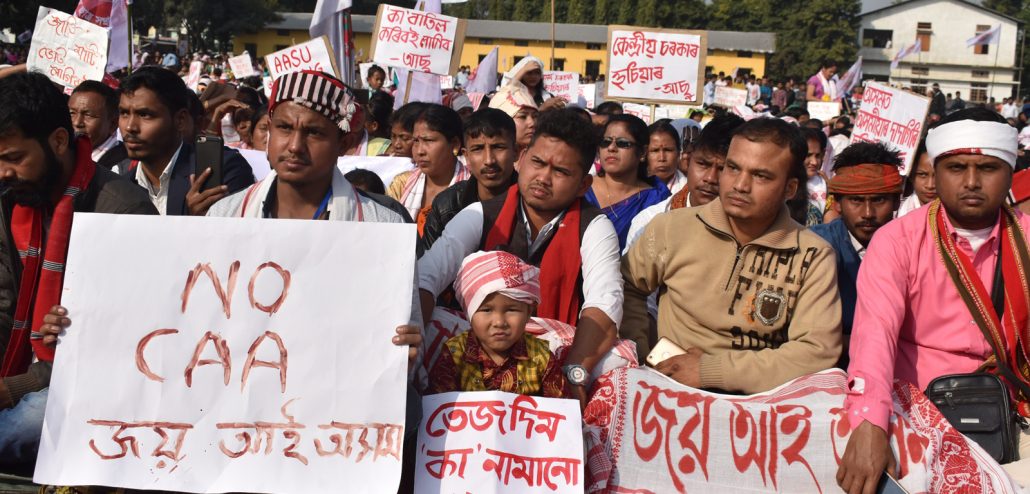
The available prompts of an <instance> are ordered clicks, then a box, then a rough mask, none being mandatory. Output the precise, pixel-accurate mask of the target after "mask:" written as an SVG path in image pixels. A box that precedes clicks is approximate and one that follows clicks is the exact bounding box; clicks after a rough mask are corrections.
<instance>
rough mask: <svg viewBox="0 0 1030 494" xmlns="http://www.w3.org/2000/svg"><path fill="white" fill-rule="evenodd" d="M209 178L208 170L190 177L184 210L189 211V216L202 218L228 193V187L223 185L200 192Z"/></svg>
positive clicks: (209, 172) (209, 170) (209, 171)
mask: <svg viewBox="0 0 1030 494" xmlns="http://www.w3.org/2000/svg"><path fill="white" fill-rule="evenodd" d="M210 176H211V169H210V168H208V169H207V170H204V173H201V174H200V176H199V177H194V176H193V175H190V190H189V191H188V192H186V208H187V209H188V210H189V212H190V216H204V215H205V214H207V210H208V209H211V206H212V205H214V203H216V202H218V201H220V200H221V199H222V198H224V197H225V196H226V194H228V193H229V187H228V186H225V185H219V186H218V187H212V188H210V189H207V190H205V191H203V192H201V191H200V188H201V187H203V186H204V182H205V181H207V177H210Z"/></svg>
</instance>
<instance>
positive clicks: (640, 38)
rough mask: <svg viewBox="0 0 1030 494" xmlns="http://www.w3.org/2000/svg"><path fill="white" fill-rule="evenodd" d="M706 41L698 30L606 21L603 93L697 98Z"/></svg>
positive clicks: (662, 98)
mask: <svg viewBox="0 0 1030 494" xmlns="http://www.w3.org/2000/svg"><path fill="white" fill-rule="evenodd" d="M706 46H707V41H706V38H705V34H704V32H702V31H672V30H649V29H646V28H637V27H629V26H609V28H608V77H607V79H606V80H607V81H608V88H607V93H606V94H605V98H607V99H620V98H623V99H625V98H631V99H638V100H644V101H647V102H655V103H662V102H665V103H673V104H689V103H700V100H701V97H702V93H703V88H702V85H703V84H704V83H703V82H702V80H703V78H704V70H705V64H704V61H705V57H706V56H707V53H706V50H705V48H706Z"/></svg>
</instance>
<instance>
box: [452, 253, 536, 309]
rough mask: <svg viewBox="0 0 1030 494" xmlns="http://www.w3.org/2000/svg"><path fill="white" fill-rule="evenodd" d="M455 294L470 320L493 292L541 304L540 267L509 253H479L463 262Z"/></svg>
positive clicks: (529, 302) (455, 281)
mask: <svg viewBox="0 0 1030 494" xmlns="http://www.w3.org/2000/svg"><path fill="white" fill-rule="evenodd" d="M454 293H455V295H457V296H458V303H460V304H461V307H462V308H463V309H465V314H466V315H467V316H468V319H469V321H471V320H472V314H475V313H476V311H478V310H479V306H481V305H483V301H484V300H486V297H488V296H490V295H491V294H493V293H500V294H502V295H504V296H507V297H509V298H511V299H514V300H518V301H519V302H524V303H527V304H537V303H540V270H539V269H537V268H536V267H535V266H533V265H531V264H526V263H525V262H522V259H519V258H518V256H515V255H513V254H509V253H507V252H503V251H492V252H475V253H472V254H470V255H469V256H468V257H466V258H465V260H464V261H462V263H461V270H459V271H458V277H457V279H456V280H454Z"/></svg>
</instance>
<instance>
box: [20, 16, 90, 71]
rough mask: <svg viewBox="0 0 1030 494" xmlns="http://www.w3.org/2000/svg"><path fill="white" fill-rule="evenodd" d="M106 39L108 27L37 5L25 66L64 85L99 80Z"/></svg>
mask: <svg viewBox="0 0 1030 494" xmlns="http://www.w3.org/2000/svg"><path fill="white" fill-rule="evenodd" d="M107 43H108V39H107V29H105V28H102V27H100V26H98V25H96V24H93V23H91V22H89V21H86V20H83V19H79V18H78V17H74V16H71V15H68V14H65V13H64V12H61V11H59V10H54V9H51V8H50V7H40V8H39V11H38V12H37V13H36V28H35V30H34V31H33V32H32V44H31V45H30V46H29V54H28V59H27V60H26V64H27V68H28V70H29V71H30V72H40V73H42V74H43V75H45V76H47V78H48V79H50V80H51V81H54V82H55V83H57V84H60V85H61V86H64V87H67V88H74V87H75V86H78V85H79V83H81V82H82V81H86V80H91V81H100V80H103V79H104V68H105V67H107Z"/></svg>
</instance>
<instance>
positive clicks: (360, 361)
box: [34, 213, 415, 493]
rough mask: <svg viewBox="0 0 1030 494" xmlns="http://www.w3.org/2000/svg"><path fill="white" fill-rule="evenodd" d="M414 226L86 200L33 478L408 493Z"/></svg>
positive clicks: (75, 230)
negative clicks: (138, 211) (404, 333)
mask: <svg viewBox="0 0 1030 494" xmlns="http://www.w3.org/2000/svg"><path fill="white" fill-rule="evenodd" d="M348 238H349V239H355V240H357V239H360V240H361V241H360V242H358V241H352V242H347V241H340V240H341V239H348ZM414 239H415V236H414V231H413V229H412V226H411V225H403V224H384V223H358V222H329V221H273V220H264V219H241V218H188V217H158V216H128V215H105V214H82V213H77V214H76V215H75V219H74V224H73V227H72V234H71V241H70V242H71V245H72V246H73V248H72V249H70V251H69V255H68V263H67V273H66V275H65V282H64V293H63V300H62V302H63V304H64V305H66V306H67V307H68V312H69V314H70V315H71V317H72V319H73V320H74V321H75V323H74V329H69V330H68V331H67V334H66V335H65V336H63V337H62V338H61V340H60V343H59V346H58V352H57V353H58V357H57V361H56V362H55V365H54V368H53V377H52V380H51V383H50V393H49V397H48V400H47V413H46V420H45V423H44V426H43V436H42V440H41V445H40V451H39V457H38V460H37V464H36V472H35V477H34V481H35V482H37V483H42V484H56V485H107V486H117V487H126V488H134V489H157V490H170V491H186V492H201V493H206V492H212V493H213V492H229V491H243V492H275V493H307V492H332V491H339V489H340V488H341V486H350V487H351V490H352V491H357V490H360V491H361V492H380V493H393V492H396V490H397V486H398V483H399V479H400V471H401V460H400V458H401V444H402V442H403V435H404V425H405V422H404V420H405V397H406V382H407V349H406V348H404V347H398V346H395V345H394V344H393V343H392V342H391V336H392V335H394V334H395V332H394V329H395V328H396V327H397V326H400V325H402V324H406V323H407V321H408V320H409V318H410V313H411V291H412V288H413V287H412V283H413V280H412V274H411V273H412V272H413V270H414V262H415V258H414V252H415V250H414V244H413V242H414ZM144 253H146V254H144ZM154 259H160V260H161V262H156V263H155V262H154ZM112 267H114V269H112ZM348 280H350V281H348ZM355 280H375V282H374V283H358V282H355ZM112 300H124V301H131V302H127V303H123V304H112V303H111V301H112Z"/></svg>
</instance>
